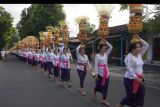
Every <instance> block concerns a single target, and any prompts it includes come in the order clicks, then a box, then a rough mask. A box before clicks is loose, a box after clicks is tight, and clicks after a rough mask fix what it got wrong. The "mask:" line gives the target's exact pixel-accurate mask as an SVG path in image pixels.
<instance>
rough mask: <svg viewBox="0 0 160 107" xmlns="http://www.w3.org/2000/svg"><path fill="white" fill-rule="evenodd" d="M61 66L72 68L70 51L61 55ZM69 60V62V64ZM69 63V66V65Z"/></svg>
mask: <svg viewBox="0 0 160 107" xmlns="http://www.w3.org/2000/svg"><path fill="white" fill-rule="evenodd" d="M60 62H61V63H60V67H61V68H66V69H68V68H70V67H71V65H70V55H69V54H68V53H66V54H64V53H62V54H61V56H60ZM67 62H68V64H67ZM67 65H68V66H67Z"/></svg>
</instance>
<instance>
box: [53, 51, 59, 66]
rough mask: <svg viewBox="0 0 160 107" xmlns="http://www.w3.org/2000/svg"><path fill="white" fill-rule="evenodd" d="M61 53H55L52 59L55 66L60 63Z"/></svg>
mask: <svg viewBox="0 0 160 107" xmlns="http://www.w3.org/2000/svg"><path fill="white" fill-rule="evenodd" d="M59 60H60V59H59V54H57V55H56V54H53V60H52V62H53V65H54V66H57V64H58V63H59Z"/></svg>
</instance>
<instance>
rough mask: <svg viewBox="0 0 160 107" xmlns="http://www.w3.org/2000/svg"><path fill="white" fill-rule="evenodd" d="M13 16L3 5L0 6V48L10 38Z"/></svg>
mask: <svg viewBox="0 0 160 107" xmlns="http://www.w3.org/2000/svg"><path fill="white" fill-rule="evenodd" d="M12 22H13V18H12V17H11V14H10V13H8V12H7V11H6V10H5V9H4V8H3V7H1V6H0V28H1V29H0V50H1V49H2V48H4V47H5V46H6V45H7V43H8V41H9V38H10V36H11V35H10V34H9V32H10V29H11V28H12Z"/></svg>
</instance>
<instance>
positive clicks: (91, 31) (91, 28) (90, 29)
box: [87, 24, 95, 36]
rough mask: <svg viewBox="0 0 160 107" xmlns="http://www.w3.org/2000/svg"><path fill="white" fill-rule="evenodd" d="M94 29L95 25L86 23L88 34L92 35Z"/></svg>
mask: <svg viewBox="0 0 160 107" xmlns="http://www.w3.org/2000/svg"><path fill="white" fill-rule="evenodd" d="M94 29H95V25H94V24H88V27H87V33H88V36H93V35H92V34H93V32H94Z"/></svg>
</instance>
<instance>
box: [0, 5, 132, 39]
mask: <svg viewBox="0 0 160 107" xmlns="http://www.w3.org/2000/svg"><path fill="white" fill-rule="evenodd" d="M30 5H31V4H0V6H3V7H4V8H5V10H6V11H8V12H9V13H11V15H12V17H13V18H14V22H13V25H14V26H15V25H16V24H17V23H18V22H19V20H20V14H21V11H22V10H23V9H24V8H28V7H29V6H30ZM119 8H120V6H119V5H118V4H116V8H115V9H114V11H113V12H112V14H111V15H112V18H111V19H110V22H109V26H110V27H111V26H116V25H121V24H126V23H128V19H129V13H128V11H123V12H119ZM63 10H64V11H65V13H66V16H67V17H66V20H67V21H68V22H69V28H70V32H71V33H70V36H71V37H76V36H77V33H78V25H76V23H75V19H76V18H77V17H79V16H88V17H89V18H90V23H91V24H95V25H96V28H98V25H99V19H98V13H97V11H96V10H95V8H94V6H93V5H92V4H64V9H63Z"/></svg>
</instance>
